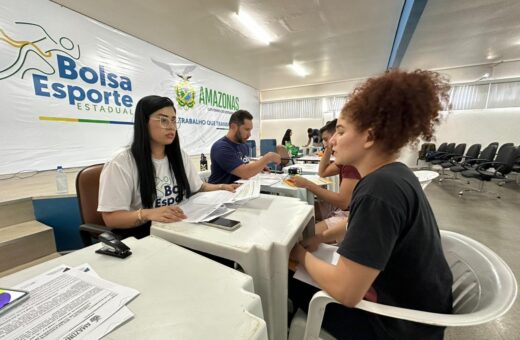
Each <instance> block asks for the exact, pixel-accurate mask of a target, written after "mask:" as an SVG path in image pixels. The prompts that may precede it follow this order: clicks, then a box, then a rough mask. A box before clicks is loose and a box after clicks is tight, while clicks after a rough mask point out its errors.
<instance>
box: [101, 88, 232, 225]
mask: <svg viewBox="0 0 520 340" xmlns="http://www.w3.org/2000/svg"><path fill="white" fill-rule="evenodd" d="M176 115H177V114H176V111H175V108H174V106H173V102H172V101H171V100H170V99H169V98H167V97H160V96H147V97H144V98H142V99H141V100H140V101H139V102H138V103H137V107H136V110H135V122H134V139H133V142H132V144H131V146H130V147H129V148H126V149H125V150H123V151H122V152H120V153H118V154H117V155H116V156H115V157H114V159H112V161H110V162H109V163H107V164H105V167H104V168H103V171H102V173H101V178H100V186H99V204H98V211H100V212H101V213H102V215H103V220H104V221H105V224H106V225H107V226H109V227H114V228H132V227H136V226H138V225H142V224H144V223H147V222H149V221H158V222H165V223H168V222H177V221H180V220H182V219H185V218H186V216H185V215H184V213H183V211H182V209H181V208H179V207H178V206H177V204H178V203H180V202H181V201H182V200H183V199H185V198H189V197H190V196H192V195H193V194H195V193H196V192H198V191H213V190H228V191H234V189H235V188H236V185H232V184H209V183H203V182H202V180H201V179H200V177H199V175H198V173H197V171H196V170H195V168H194V166H193V164H192V162H191V160H190V158H189V156H188V154H187V153H186V152H184V150H182V149H181V147H180V142H179V134H178V131H177V127H178V126H177V123H176V122H177V119H176Z"/></svg>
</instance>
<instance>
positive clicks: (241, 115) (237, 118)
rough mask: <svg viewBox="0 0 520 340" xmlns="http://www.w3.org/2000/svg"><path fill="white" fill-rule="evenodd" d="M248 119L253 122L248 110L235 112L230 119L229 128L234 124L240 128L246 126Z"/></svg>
mask: <svg viewBox="0 0 520 340" xmlns="http://www.w3.org/2000/svg"><path fill="white" fill-rule="evenodd" d="M246 119H249V120H253V115H252V114H250V113H249V112H248V111H246V110H238V111H235V112H234V113H233V114H232V115H231V117H229V126H231V124H232V123H235V124H236V125H238V126H240V125H244V121H245V120H246Z"/></svg>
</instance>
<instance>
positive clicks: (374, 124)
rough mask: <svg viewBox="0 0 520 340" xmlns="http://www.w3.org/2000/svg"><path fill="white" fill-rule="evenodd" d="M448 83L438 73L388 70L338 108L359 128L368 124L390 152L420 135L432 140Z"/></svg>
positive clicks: (363, 128)
mask: <svg viewBox="0 0 520 340" xmlns="http://www.w3.org/2000/svg"><path fill="white" fill-rule="evenodd" d="M449 89H450V86H449V84H448V82H447V81H446V79H445V78H444V77H442V76H441V75H440V74H439V73H436V72H431V71H424V70H416V71H413V72H404V71H399V70H391V71H387V72H385V74H383V75H382V76H380V77H377V78H371V79H369V80H367V81H366V82H365V83H364V84H363V85H361V86H359V87H357V88H356V89H355V90H354V92H353V93H352V94H351V95H350V97H349V100H348V101H347V103H346V104H345V105H344V106H343V109H342V110H341V117H342V118H348V119H349V120H350V121H351V122H352V123H353V124H354V125H355V126H356V128H357V130H359V131H365V130H366V129H369V128H371V129H372V131H373V134H374V141H375V142H376V143H378V145H380V147H381V148H382V149H383V150H384V151H386V152H389V153H395V152H397V151H399V149H401V148H402V147H403V146H404V145H406V144H407V143H409V142H414V141H416V140H417V138H419V137H421V138H423V139H424V140H427V141H429V140H431V138H432V136H433V132H434V125H435V124H436V123H437V122H438V120H439V119H438V116H439V111H440V110H442V108H443V104H444V103H447V102H448V99H449V94H448V91H449Z"/></svg>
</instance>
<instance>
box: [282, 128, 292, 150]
mask: <svg viewBox="0 0 520 340" xmlns="http://www.w3.org/2000/svg"><path fill="white" fill-rule="evenodd" d="M291 136H292V130H291V129H287V130H285V133H284V135H283V137H282V145H283V146H285V144H286V143H287V142H289V144H292V142H291Z"/></svg>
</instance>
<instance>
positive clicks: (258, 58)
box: [54, 0, 403, 90]
mask: <svg viewBox="0 0 520 340" xmlns="http://www.w3.org/2000/svg"><path fill="white" fill-rule="evenodd" d="M54 2H56V3H58V4H61V5H63V6H65V7H68V8H70V9H72V10H74V11H77V12H79V13H81V14H84V15H86V16H88V17H91V18H93V19H96V20H98V21H100V22H103V23H105V24H107V25H109V26H111V27H114V28H117V29H119V30H121V31H123V32H126V33H129V34H131V35H133V36H135V37H137V38H140V39H142V40H145V41H148V42H150V43H152V44H154V45H156V46H159V47H162V48H164V49H166V50H168V51H171V52H173V53H175V54H177V55H179V56H182V57H184V58H186V59H189V60H191V61H193V62H195V63H198V64H200V65H203V66H205V67H207V68H209V69H212V70H214V71H217V72H220V73H222V74H225V75H227V76H229V77H231V78H234V79H236V80H239V81H241V82H243V83H245V84H248V85H250V86H252V87H254V88H256V89H259V90H266V89H273V88H283V87H291V86H300V85H306V84H316V83H329V82H334V81H340V80H345V79H355V78H363V77H367V76H371V75H374V74H378V73H381V72H383V71H384V70H385V68H386V65H387V62H388V58H389V56H390V52H391V49H392V43H393V39H394V35H395V31H396V28H397V24H398V22H399V16H400V14H401V9H402V6H403V0H363V1H355V0H348V1H347V0H258V1H255V0H243V1H238V0H192V1H170V0H153V1H142V0H125V1H121V0H119V1H118V0H90V1H77V0H54ZM122 4H124V5H122ZM239 7H240V8H241V9H242V10H247V11H248V13H250V15H251V16H252V17H254V18H255V19H256V20H257V21H258V22H259V23H260V25H261V26H263V27H265V28H266V29H267V30H268V31H269V32H270V33H271V35H273V36H274V41H273V42H271V43H270V44H269V45H265V44H262V43H259V42H258V41H257V40H254V39H251V38H250V37H248V33H243V29H242V28H241V27H240V26H239V24H238V22H237V21H236V20H233V18H232V14H233V13H236V12H237V11H238V8H239ZM293 61H296V62H298V63H300V64H301V65H302V66H303V67H304V68H305V69H306V70H307V72H309V74H308V75H307V76H305V77H300V76H298V75H296V74H295V73H294V72H293V71H292V70H291V69H290V68H289V67H288V65H289V64H292V63H293Z"/></svg>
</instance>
